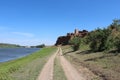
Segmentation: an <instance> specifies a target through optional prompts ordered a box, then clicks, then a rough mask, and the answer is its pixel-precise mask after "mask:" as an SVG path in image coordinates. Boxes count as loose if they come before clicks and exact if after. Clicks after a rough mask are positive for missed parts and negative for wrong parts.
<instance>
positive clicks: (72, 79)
mask: <svg viewBox="0 0 120 80" xmlns="http://www.w3.org/2000/svg"><path fill="white" fill-rule="evenodd" d="M56 55H58V56H57V57H56ZM55 57H56V58H58V59H59V60H60V63H61V65H62V68H63V70H64V72H65V76H66V77H67V80H86V79H84V78H83V76H82V75H81V74H80V73H79V72H78V71H77V70H76V69H75V68H74V67H73V66H72V65H71V63H70V62H69V61H67V60H66V59H65V58H64V56H62V50H61V48H60V47H58V50H57V52H56V53H55V54H54V55H52V56H51V57H50V59H49V60H48V62H47V63H46V64H45V66H44V67H43V69H42V71H41V72H40V75H39V76H38V78H37V80H53V70H54V69H53V68H54V59H55Z"/></svg>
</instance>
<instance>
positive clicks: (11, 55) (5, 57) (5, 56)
mask: <svg viewBox="0 0 120 80" xmlns="http://www.w3.org/2000/svg"><path fill="white" fill-rule="evenodd" d="M37 50H40V49H39V48H0V62H5V61H9V60H13V59H17V58H20V57H23V56H26V55H29V54H31V53H33V52H35V51H37Z"/></svg>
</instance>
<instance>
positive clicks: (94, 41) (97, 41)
mask: <svg viewBox="0 0 120 80" xmlns="http://www.w3.org/2000/svg"><path fill="white" fill-rule="evenodd" d="M69 44H72V47H73V49H74V51H76V50H78V49H80V46H81V45H89V48H90V49H91V50H92V51H94V52H97V51H109V50H113V49H114V50H116V51H120V20H119V19H115V20H113V22H112V24H110V25H109V26H107V27H106V28H103V29H101V28H97V29H95V30H93V31H91V32H89V33H88V35H86V36H85V37H83V38H82V37H74V38H72V39H71V40H70V41H69ZM81 47H82V46H81Z"/></svg>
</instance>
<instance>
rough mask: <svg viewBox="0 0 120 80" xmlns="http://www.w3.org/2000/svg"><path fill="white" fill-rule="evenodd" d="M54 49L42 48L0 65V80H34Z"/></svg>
mask: <svg viewBox="0 0 120 80" xmlns="http://www.w3.org/2000/svg"><path fill="white" fill-rule="evenodd" d="M56 49H57V48H56V47H49V48H43V49H41V50H40V51H37V52H35V53H33V54H30V55H29V56H26V57H23V58H19V59H17V60H12V61H8V62H4V63H0V80H35V79H36V77H37V76H38V74H39V71H40V70H41V69H42V67H43V66H44V64H45V63H46V61H47V59H48V57H49V56H50V55H51V54H52V53H54V52H55V51H56Z"/></svg>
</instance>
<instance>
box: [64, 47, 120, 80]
mask: <svg viewBox="0 0 120 80" xmlns="http://www.w3.org/2000/svg"><path fill="white" fill-rule="evenodd" d="M67 51H68V49H67ZM64 52H65V51H64ZM66 57H67V59H69V60H70V61H71V62H72V63H75V64H76V65H78V66H79V65H82V66H84V67H87V68H88V69H89V70H91V71H92V72H93V73H94V74H96V75H98V76H99V77H101V78H103V79H106V80H119V79H120V76H119V75H120V54H119V53H118V54H117V55H116V54H115V53H105V52H96V53H94V52H90V51H88V50H86V49H82V50H81V51H78V52H71V54H67V55H66Z"/></svg>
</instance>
